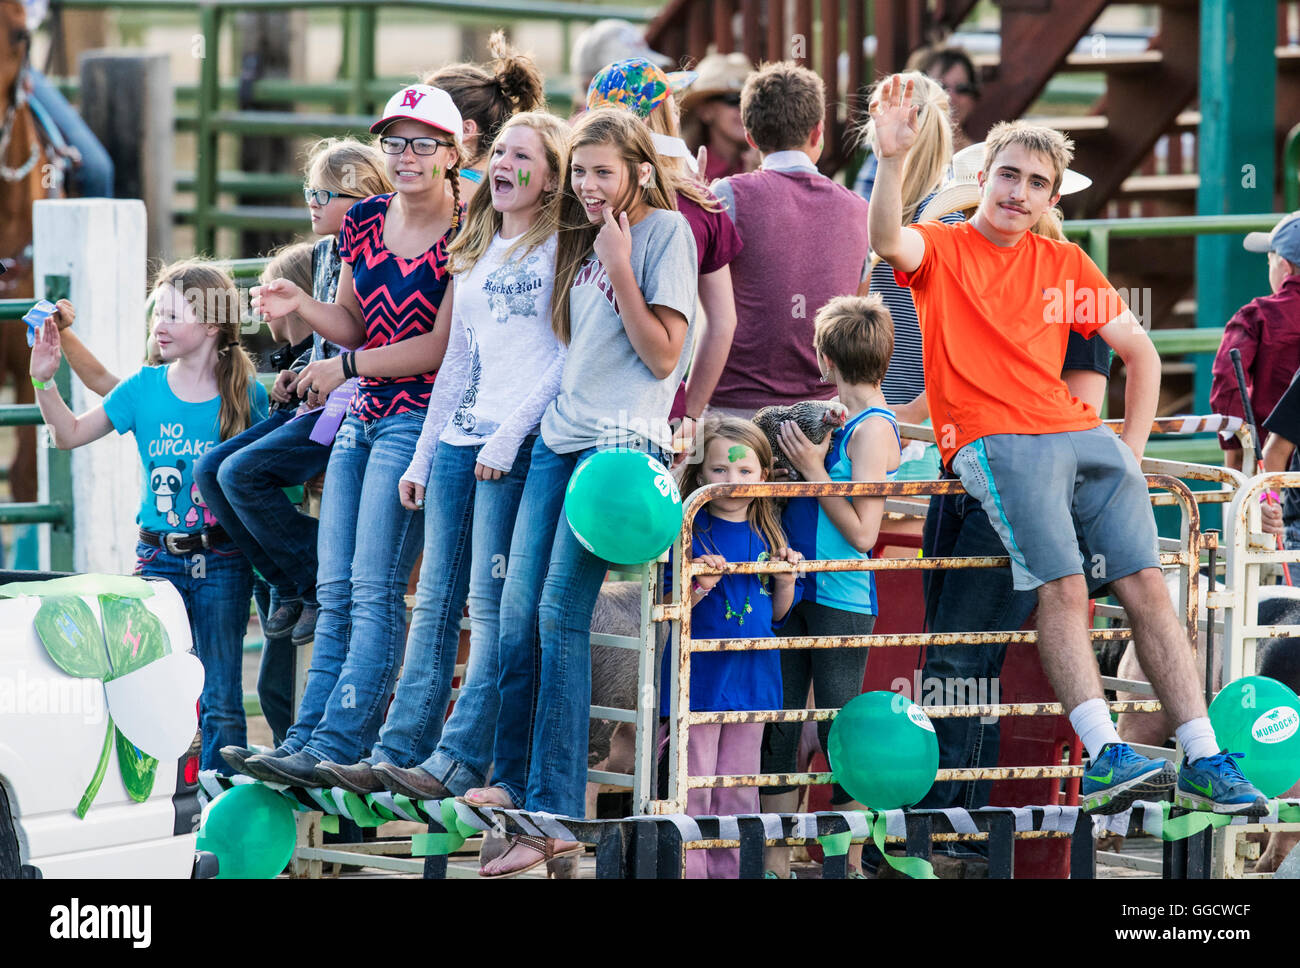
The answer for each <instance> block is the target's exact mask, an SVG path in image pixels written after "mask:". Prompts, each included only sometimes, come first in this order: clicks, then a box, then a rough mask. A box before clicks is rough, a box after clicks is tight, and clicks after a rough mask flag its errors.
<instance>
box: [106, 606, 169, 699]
mask: <svg viewBox="0 0 1300 968" xmlns="http://www.w3.org/2000/svg"><path fill="white" fill-rule="evenodd" d="M99 608H100V611H101V612H103V613H104V640H105V642H106V643H107V644H108V658H109V661H110V662H111V663H112V665H113V671H112V672H111V673H110V674H109V676H108V677H107V678H106V679H105V680H104V681H105V682H108V681H110V680H113V679H119V678H121V677H122V676H124V675H126V674H127V673H128V672H135V671H137V670H139V669H143V668H144V667H145V666H147V665H148V664H149V663H150V662H153V661H154V660H155V659H161V658H163V657H164V656H166V655H167V654H168V653H169V652H170V651H171V644H170V642H169V641H168V639H167V631H166V630H165V629H164V628H163V625H162V622H160V621H158V616H156V615H154V614H153V613H152V612H150V611H149V609H147V608H145V606H144V603H143V602H141V601H140V600H139V599H137V598H123V597H122V596H120V595H100V596H99Z"/></svg>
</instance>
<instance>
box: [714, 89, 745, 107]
mask: <svg viewBox="0 0 1300 968" xmlns="http://www.w3.org/2000/svg"><path fill="white" fill-rule="evenodd" d="M710 100H712V101H721V102H722V103H723V104H725V105H727V107H731V108H738V107H740V92H739V91H733V92H732V93H730V94H719V95H718V96H717V97H714V98H710Z"/></svg>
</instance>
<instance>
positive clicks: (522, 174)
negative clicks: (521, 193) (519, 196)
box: [515, 171, 533, 188]
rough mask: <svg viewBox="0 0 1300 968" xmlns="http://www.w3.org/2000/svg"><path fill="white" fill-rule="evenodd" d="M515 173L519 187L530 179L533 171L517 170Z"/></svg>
mask: <svg viewBox="0 0 1300 968" xmlns="http://www.w3.org/2000/svg"><path fill="white" fill-rule="evenodd" d="M515 175H516V176H517V177H518V178H519V187H521V188H522V187H523V186H525V185H527V184H528V183H529V182H530V181H531V180H532V177H533V173H532V172H531V171H517V172H515Z"/></svg>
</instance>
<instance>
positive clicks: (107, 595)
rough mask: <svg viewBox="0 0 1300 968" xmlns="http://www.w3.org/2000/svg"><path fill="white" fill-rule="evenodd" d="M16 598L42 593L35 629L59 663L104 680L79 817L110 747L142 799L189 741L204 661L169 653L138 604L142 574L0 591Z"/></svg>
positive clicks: (144, 585)
mask: <svg viewBox="0 0 1300 968" xmlns="http://www.w3.org/2000/svg"><path fill="white" fill-rule="evenodd" d="M19 595H37V596H39V597H40V598H41V605H40V608H39V610H38V611H37V613H36V617H35V619H34V623H35V626H36V634H37V635H38V636H39V637H40V640H41V644H42V645H44V646H45V650H46V651H47V652H48V653H49V655H50V658H51V659H53V660H54V662H55V663H56V664H57V665H58V666H59V668H61V669H62V670H63V671H64V672H66V673H68V675H70V676H75V677H77V678H87V679H98V680H100V681H101V682H102V683H103V684H104V696H105V699H106V704H107V708H108V716H107V717H106V718H107V729H106V732H105V735H104V746H103V750H102V752H101V753H100V757H99V765H98V766H97V767H96V769H95V772H94V775H93V776H92V777H91V778H90V782H89V784H88V786H87V787H86V792H85V794H84V795H83V796H82V798H81V802H80V803H78V804H77V816H79V817H83V818H84V817H85V815H86V811H87V810H89V809H90V805H91V803H92V802H93V801H94V799H95V795H96V794H97V793H98V792H99V787H100V784H102V783H103V781H104V776H105V774H106V773H107V771H108V761H109V752H110V750H111V749H112V748H113V746H114V744H116V746H117V762H118V768H119V769H120V771H121V774H122V783H123V785H124V786H125V787H126V791H127V793H128V794H129V795H130V797H131V799H132V800H135V801H136V802H143V801H144V800H147V799H148V798H149V794H150V793H151V792H152V791H153V784H154V778H155V775H156V771H157V767H158V761H159V760H168V759H170V760H175V759H177V758H179V757H180V756H181V754H183V753H184V752H185V751H186V750H187V749H189V746H190V743H191V742H192V741H193V739H194V732H195V730H196V728H197V725H198V717H197V713H196V711H195V703H196V701H197V700H198V697H199V693H201V692H202V691H203V666H202V664H201V663H200V662H199V660H198V659H197V658H196V657H195V656H193V655H191V654H189V653H187V652H179V653H178V652H173V651H172V647H171V642H170V640H169V639H168V637H167V631H166V629H165V628H164V627H163V623H162V622H161V621H160V620H159V619H158V617H157V616H156V615H154V614H153V612H151V611H150V610H149V609H148V608H147V607H146V606H145V604H144V601H143V599H146V598H149V597H151V596H152V595H153V589H152V588H150V587H149V583H148V582H147V581H145V580H143V579H140V578H120V577H114V576H104V575H78V576H74V577H72V578H58V579H54V580H52V581H44V582H25V583H15V584H11V585H6V586H4V587H2V588H0V597H6V598H8V597H16V596H19ZM92 603H97V604H98V606H99V612H100V615H99V616H96V614H95V609H94V607H93V606H92Z"/></svg>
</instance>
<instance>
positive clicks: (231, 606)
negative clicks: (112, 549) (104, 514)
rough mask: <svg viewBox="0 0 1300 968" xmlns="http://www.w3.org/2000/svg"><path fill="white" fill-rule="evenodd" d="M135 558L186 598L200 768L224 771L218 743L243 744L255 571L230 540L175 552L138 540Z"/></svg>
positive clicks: (138, 567)
mask: <svg viewBox="0 0 1300 968" xmlns="http://www.w3.org/2000/svg"><path fill="white" fill-rule="evenodd" d="M135 556H136V573H137V574H141V575H148V576H150V577H151V578H166V579H167V580H168V581H169V582H171V583H172V585H174V586H175V588H176V590H177V591H178V592H180V596H181V599H182V600H183V601H184V602H185V613H186V614H187V615H188V616H189V620H190V635H191V637H192V638H193V640H194V651H195V652H197V653H198V656H199V661H200V662H202V663H203V694H202V696H201V697H200V699H199V729H200V732H201V733H202V747H201V752H200V754H199V769H201V770H220V771H221V772H222V773H228V772H230V767H228V766H227V765H226V761H225V760H223V759H222V758H221V754H220V750H221V747H223V746H244V745H245V744H246V743H247V732H246V730H245V724H244V682H243V660H244V632H245V630H247V628H248V602H249V599H250V598H251V597H252V594H253V570H252V569H251V568H250V567H249V565H248V559H247V558H245V557H244V556H243V555H241V554H240V553H239V549H238V548H236V547H235V546H234V545H233V544H225V545H223V546H221V547H219V548H209V549H207V550H206V551H200V552H195V553H193V554H188V555H173V554H171V553H170V552H168V551H166V550H164V549H162V548H154V547H151V546H149V545H147V544H145V543H143V542H139V543H137V544H136V546H135Z"/></svg>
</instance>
